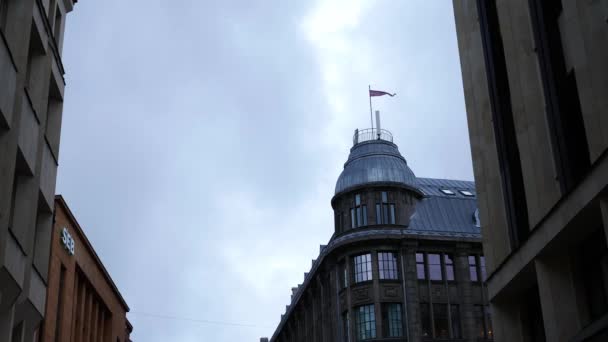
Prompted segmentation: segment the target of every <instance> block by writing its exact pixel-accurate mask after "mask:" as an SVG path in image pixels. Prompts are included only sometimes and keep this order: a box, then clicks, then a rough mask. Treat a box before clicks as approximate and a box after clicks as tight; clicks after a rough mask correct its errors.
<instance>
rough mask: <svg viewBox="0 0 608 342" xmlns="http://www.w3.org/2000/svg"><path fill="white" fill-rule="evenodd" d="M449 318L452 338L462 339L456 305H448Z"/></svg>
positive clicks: (458, 312)
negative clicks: (450, 319)
mask: <svg viewBox="0 0 608 342" xmlns="http://www.w3.org/2000/svg"><path fill="white" fill-rule="evenodd" d="M450 316H451V317H452V338H462V328H461V326H460V310H458V305H455V304H451V305H450Z"/></svg>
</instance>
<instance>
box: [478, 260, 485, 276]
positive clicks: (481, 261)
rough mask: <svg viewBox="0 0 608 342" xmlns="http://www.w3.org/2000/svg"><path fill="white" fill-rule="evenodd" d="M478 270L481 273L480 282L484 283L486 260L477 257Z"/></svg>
mask: <svg viewBox="0 0 608 342" xmlns="http://www.w3.org/2000/svg"><path fill="white" fill-rule="evenodd" d="M479 270H480V271H481V281H486V258H485V257H484V256H480V257H479Z"/></svg>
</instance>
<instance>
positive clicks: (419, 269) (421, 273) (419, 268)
mask: <svg viewBox="0 0 608 342" xmlns="http://www.w3.org/2000/svg"><path fill="white" fill-rule="evenodd" d="M416 274H417V275H418V279H420V280H424V279H426V270H425V268H424V254H422V253H416Z"/></svg>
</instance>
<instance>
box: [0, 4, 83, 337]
mask: <svg viewBox="0 0 608 342" xmlns="http://www.w3.org/2000/svg"><path fill="white" fill-rule="evenodd" d="M75 2H76V1H75V0H0V341H33V340H34V339H36V334H37V329H38V327H39V324H40V322H41V320H42V319H43V317H44V312H45V299H46V289H47V283H48V273H47V272H48V265H49V252H50V251H49V249H50V242H51V230H52V225H53V208H54V200H55V178H56V175H57V165H58V162H57V160H58V157H59V135H60V127H61V113H62V108H63V93H64V87H65V81H64V78H63V75H64V69H63V64H62V63H61V47H62V44H63V32H64V27H65V18H66V15H67V14H68V13H69V12H70V11H72V9H73V7H74V3H75Z"/></svg>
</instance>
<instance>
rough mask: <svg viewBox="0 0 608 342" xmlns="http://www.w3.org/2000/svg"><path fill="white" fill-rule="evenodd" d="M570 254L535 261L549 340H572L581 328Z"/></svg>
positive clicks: (580, 314) (580, 315) (565, 253)
mask: <svg viewBox="0 0 608 342" xmlns="http://www.w3.org/2000/svg"><path fill="white" fill-rule="evenodd" d="M567 253H568V251H564V254H560V255H553V256H551V257H546V258H537V259H536V260H535V265H536V275H537V280H538V289H539V294H540V302H541V307H542V311H543V320H544V323H545V335H546V337H547V341H555V342H560V341H569V340H570V339H571V338H572V337H573V336H575V335H576V333H577V332H578V331H579V330H580V329H581V328H582V322H581V321H580V318H581V317H582V313H581V312H579V310H578V308H579V303H578V302H577V299H578V298H577V293H576V289H575V287H574V283H575V281H576V279H575V277H574V274H573V270H574V265H573V263H572V260H571V258H570V256H569V255H568V254H567Z"/></svg>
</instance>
